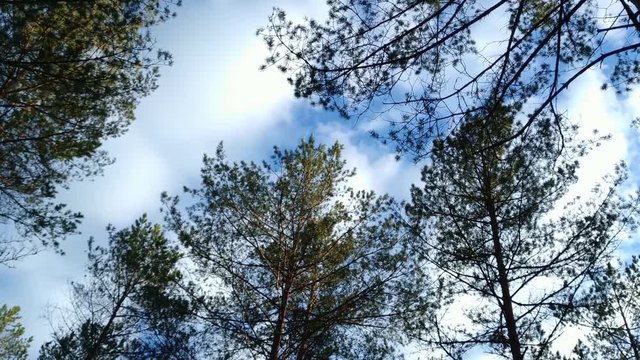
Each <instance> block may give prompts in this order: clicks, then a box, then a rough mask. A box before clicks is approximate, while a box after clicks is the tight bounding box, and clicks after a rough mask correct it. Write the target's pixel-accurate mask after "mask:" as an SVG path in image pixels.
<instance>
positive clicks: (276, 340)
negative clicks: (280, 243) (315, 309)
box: [269, 279, 291, 360]
mask: <svg viewBox="0 0 640 360" xmlns="http://www.w3.org/2000/svg"><path fill="white" fill-rule="evenodd" d="M290 291H291V280H289V279H287V283H286V284H285V286H284V289H283V290H282V296H281V297H280V305H279V307H278V319H277V320H276V328H275V330H274V333H273V342H272V343H271V352H270V354H269V360H278V359H279V357H278V354H279V353H280V343H281V342H282V334H283V332H284V321H285V317H286V316H287V307H288V305H289V293H290Z"/></svg>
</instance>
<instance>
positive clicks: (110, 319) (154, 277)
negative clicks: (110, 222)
mask: <svg viewBox="0 0 640 360" xmlns="http://www.w3.org/2000/svg"><path fill="white" fill-rule="evenodd" d="M109 232H110V239H109V247H108V248H101V247H94V246H93V245H92V242H90V243H89V266H88V269H87V270H88V278H89V280H88V282H87V283H86V284H77V283H74V284H73V298H72V301H71V304H72V308H71V309H69V311H68V313H63V314H62V317H63V318H62V320H61V321H62V324H65V325H61V326H60V331H58V332H56V333H55V334H54V336H53V337H54V340H53V341H51V342H49V343H47V344H45V345H44V346H43V347H42V349H41V350H40V359H42V360H48V359H52V360H53V359H55V360H62V359H64V360H67V359H68V360H72V359H73V360H75V359H87V360H89V359H92V360H96V359H122V358H126V359H189V358H192V357H193V353H192V352H193V349H192V343H191V339H190V335H191V334H192V329H191V328H190V327H189V326H188V325H187V323H186V320H187V318H188V313H189V311H190V310H189V306H188V302H186V301H184V300H182V299H181V298H180V296H179V290H178V287H177V282H178V281H180V279H181V277H182V275H181V273H180V272H179V271H178V270H177V262H178V260H179V259H180V253H179V252H178V251H177V250H175V249H173V248H171V247H169V246H168V244H167V240H166V239H165V237H164V234H163V233H162V230H161V229H160V226H159V225H153V224H151V223H150V222H149V221H148V220H147V218H146V216H143V217H142V218H141V219H139V220H137V221H136V223H135V224H134V225H133V226H132V227H131V228H129V229H124V230H120V231H118V232H116V231H115V230H114V229H113V228H109Z"/></svg>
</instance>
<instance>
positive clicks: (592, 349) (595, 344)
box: [574, 256, 640, 360]
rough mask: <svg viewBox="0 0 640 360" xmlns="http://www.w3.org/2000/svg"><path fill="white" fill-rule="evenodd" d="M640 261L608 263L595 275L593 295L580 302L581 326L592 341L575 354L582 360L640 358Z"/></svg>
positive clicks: (636, 258)
mask: <svg viewBox="0 0 640 360" xmlns="http://www.w3.org/2000/svg"><path fill="white" fill-rule="evenodd" d="M639 299H640V259H639V258H638V257H637V256H633V257H632V258H631V260H630V261H629V262H628V263H626V264H621V265H618V266H615V265H614V264H613V263H610V264H608V265H607V266H606V267H604V268H603V269H600V271H597V272H594V275H592V284H591V287H590V288H589V292H588V293H587V294H586V296H585V297H584V298H583V299H582V300H581V302H580V308H579V309H578V311H577V315H578V317H577V321H576V323H577V325H581V326H582V328H583V329H585V330H586V331H587V333H588V342H587V343H581V344H579V345H578V346H577V347H576V349H575V351H574V352H575V353H576V354H577V358H578V359H581V360H592V359H593V360H595V359H603V360H614V359H640V338H639V337H640V300H639Z"/></svg>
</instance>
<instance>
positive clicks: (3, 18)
mask: <svg viewBox="0 0 640 360" xmlns="http://www.w3.org/2000/svg"><path fill="white" fill-rule="evenodd" d="M179 2H180V1H179V0H125V1H121V0H92V1H55V0H34V1H0V49H1V50H2V59H0V159H1V160H0V209H1V210H0V223H10V224H14V225H15V226H16V228H17V230H18V232H19V234H20V235H22V236H24V237H37V238H38V239H39V240H41V241H42V242H43V243H44V244H52V245H54V246H55V245H57V244H58V241H59V240H60V239H61V238H62V237H63V236H64V235H66V234H69V233H73V232H74V231H75V230H76V226H77V224H78V222H79V220H80V218H81V215H80V214H78V213H74V212H71V211H69V210H67V209H66V208H65V206H64V205H63V204H56V203H54V202H53V201H52V198H53V197H54V196H55V194H56V191H57V189H58V188H59V187H65V186H66V185H67V184H68V183H69V182H70V181H71V180H77V179H82V178H84V177H90V176H94V175H95V174H97V173H99V172H100V171H101V169H102V167H103V166H104V165H106V164H108V163H109V162H110V161H111V160H110V159H109V158H108V157H107V156H106V154H105V153H104V152H102V151H99V150H98V147H99V146H100V145H101V143H102V142H103V141H104V140H105V139H107V138H111V137H116V136H119V135H121V134H122V133H123V132H124V131H125V130H126V129H127V127H128V125H129V123H130V122H131V121H132V120H133V118H134V113H133V110H134V107H135V105H136V104H137V102H138V101H139V99H140V98H141V97H143V96H145V95H147V94H149V92H150V91H152V90H153V89H154V88H155V87H156V79H157V77H158V65H160V64H166V63H169V62H170V56H169V55H168V54H167V53H166V52H164V51H156V50H155V49H154V48H153V46H154V41H153V39H152V37H151V36H150V35H149V33H148V31H147V28H149V27H150V26H153V25H155V24H157V23H158V22H163V21H165V20H166V19H168V18H169V17H171V16H172V14H173V13H172V8H173V7H174V6H177V5H179Z"/></svg>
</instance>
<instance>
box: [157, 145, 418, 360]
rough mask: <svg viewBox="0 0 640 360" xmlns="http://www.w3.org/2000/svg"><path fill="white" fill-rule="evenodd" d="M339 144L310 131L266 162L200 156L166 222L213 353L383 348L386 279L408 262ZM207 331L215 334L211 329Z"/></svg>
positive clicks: (346, 355) (276, 354)
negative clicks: (191, 266) (194, 277)
mask: <svg viewBox="0 0 640 360" xmlns="http://www.w3.org/2000/svg"><path fill="white" fill-rule="evenodd" d="M341 150H342V146H340V145H338V144H335V145H333V146H331V147H328V148H327V147H325V146H324V145H316V143H315V141H314V140H313V139H312V138H311V139H309V140H307V141H302V142H301V143H300V144H299V145H298V147H297V148H296V149H294V150H284V151H283V150H280V149H278V148H275V150H274V153H273V155H272V157H271V159H270V161H268V162H263V163H262V164H255V163H253V162H252V163H246V162H240V163H233V164H231V163H228V162H227V161H226V160H225V157H224V154H223V152H222V148H221V147H219V149H218V152H217V155H216V156H215V157H208V156H206V157H205V159H204V167H203V169H202V187H201V188H199V189H192V190H189V189H187V190H186V191H187V193H188V194H189V195H191V196H193V198H194V200H195V204H194V205H193V206H191V207H189V208H188V210H187V212H186V214H183V213H182V212H181V211H180V210H179V209H178V207H177V205H178V203H177V201H178V199H177V198H169V197H166V196H165V202H166V203H167V206H168V209H169V211H170V212H169V217H168V219H169V222H170V223H171V224H172V227H173V229H175V230H176V231H177V233H178V236H179V239H180V241H181V242H182V244H184V246H185V247H186V249H187V251H188V256H189V258H190V259H192V260H193V261H194V263H195V265H196V268H197V273H198V274H199V275H200V276H201V277H200V279H201V280H200V281H199V282H198V283H200V284H207V285H206V286H204V287H202V286H201V287H199V289H196V290H194V294H195V295H197V296H198V297H199V299H200V300H199V304H200V315H199V316H200V318H202V319H204V321H205V324H206V325H204V327H205V328H208V329H211V332H212V333H213V334H212V335H213V339H212V340H211V341H210V343H214V344H216V343H217V348H216V349H214V351H213V353H212V354H213V355H212V356H217V357H219V358H223V359H246V358H254V359H272V360H276V359H294V358H295V359H300V360H303V359H327V358H334V359H360V358H362V356H363V354H370V355H371V356H373V358H376V359H378V358H380V359H382V358H385V359H389V358H394V357H395V356H396V355H397V353H396V348H395V346H396V341H397V340H399V338H398V336H399V335H398V334H397V333H395V332H394V331H392V329H393V327H392V325H393V319H394V318H395V317H396V316H397V314H395V312H396V311H399V310H397V309H394V303H395V302H396V295H395V294H396V287H399V286H401V285H402V282H403V281H406V280H407V278H406V276H407V275H408V274H411V272H412V270H414V269H412V267H411V266H410V263H409V262H408V261H407V256H408V254H407V253H406V252H405V250H406V249H405V247H404V246H403V236H402V234H401V232H399V227H398V225H399V223H398V222H397V220H394V218H395V215H394V213H395V212H396V211H397V208H396V205H395V203H394V201H393V200H392V199H391V198H389V197H388V196H380V197H378V196H375V194H374V193H373V192H368V191H359V192H355V191H353V190H351V189H350V188H348V187H347V181H348V179H349V178H350V177H352V176H353V175H354V172H353V170H349V169H346V168H345V162H344V160H342V158H341ZM216 339H217V340H216Z"/></svg>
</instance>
